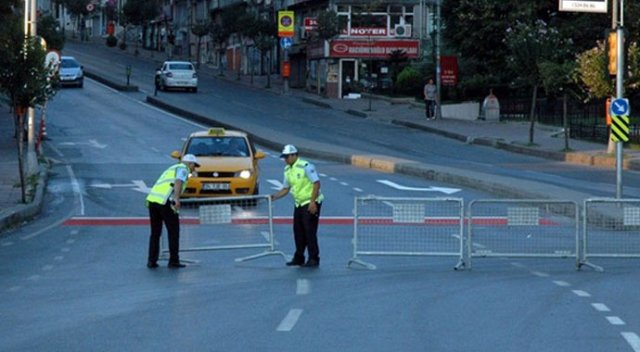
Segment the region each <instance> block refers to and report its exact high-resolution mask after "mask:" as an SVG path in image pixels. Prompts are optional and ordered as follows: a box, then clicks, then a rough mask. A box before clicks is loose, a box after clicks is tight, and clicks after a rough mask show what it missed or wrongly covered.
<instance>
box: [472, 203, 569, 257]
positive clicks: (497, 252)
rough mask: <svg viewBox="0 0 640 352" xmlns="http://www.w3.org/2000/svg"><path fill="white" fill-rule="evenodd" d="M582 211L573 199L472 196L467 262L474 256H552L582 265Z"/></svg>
mask: <svg viewBox="0 0 640 352" xmlns="http://www.w3.org/2000/svg"><path fill="white" fill-rule="evenodd" d="M579 215H580V214H579V210H578V206H577V204H576V203H575V202H572V201H563V200H559V201H554V200H534V199H524V200H521V199H518V200H511V199H505V200H501V199H486V200H473V201H471V202H470V203H469V208H468V212H467V222H468V226H467V229H468V237H467V255H468V259H467V266H468V267H469V268H471V266H472V260H471V259H472V257H553V258H575V260H576V263H575V265H576V268H579V254H578V251H579V245H578V241H579V232H578V226H579Z"/></svg>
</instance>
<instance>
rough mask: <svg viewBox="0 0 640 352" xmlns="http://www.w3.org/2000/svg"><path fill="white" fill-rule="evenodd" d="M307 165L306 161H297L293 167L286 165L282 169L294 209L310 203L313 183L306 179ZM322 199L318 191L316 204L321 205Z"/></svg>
mask: <svg viewBox="0 0 640 352" xmlns="http://www.w3.org/2000/svg"><path fill="white" fill-rule="evenodd" d="M308 164H309V163H308V162H307V161H305V160H302V159H298V160H296V162H295V163H293V165H287V166H285V168H284V177H285V179H286V180H287V183H288V184H289V187H290V189H289V192H290V193H291V195H292V196H293V201H294V202H295V204H296V207H300V206H303V205H306V204H309V203H311V194H312V193H313V182H311V180H310V179H309V178H308V177H307V175H306V174H305V170H304V168H305V167H306V166H307V165H308ZM323 199H324V196H323V195H322V193H320V192H319V191H318V197H317V198H316V202H318V203H321V202H322V200H323Z"/></svg>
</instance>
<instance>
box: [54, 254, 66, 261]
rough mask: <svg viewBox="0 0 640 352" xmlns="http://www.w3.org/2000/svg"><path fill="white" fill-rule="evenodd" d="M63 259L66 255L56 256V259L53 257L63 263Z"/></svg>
mask: <svg viewBox="0 0 640 352" xmlns="http://www.w3.org/2000/svg"><path fill="white" fill-rule="evenodd" d="M62 259H64V255H56V256H55V257H53V260H57V261H61V260H62Z"/></svg>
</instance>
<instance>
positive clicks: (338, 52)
mask: <svg viewBox="0 0 640 352" xmlns="http://www.w3.org/2000/svg"><path fill="white" fill-rule="evenodd" d="M396 50H402V51H404V52H405V53H406V54H407V57H408V58H410V59H416V58H418V55H419V53H420V41H418V40H372V41H358V40H332V41H331V45H330V46H329V56H330V57H363V58H378V59H387V58H389V55H390V54H391V53H392V52H394V51H396Z"/></svg>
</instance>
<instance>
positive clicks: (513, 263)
mask: <svg viewBox="0 0 640 352" xmlns="http://www.w3.org/2000/svg"><path fill="white" fill-rule="evenodd" d="M511 265H513V266H515V267H516V268H524V264H520V263H517V262H511Z"/></svg>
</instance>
